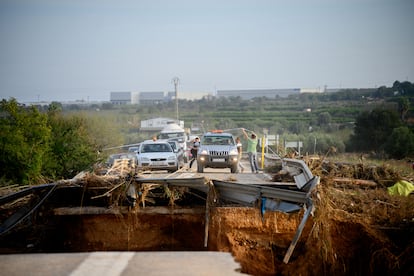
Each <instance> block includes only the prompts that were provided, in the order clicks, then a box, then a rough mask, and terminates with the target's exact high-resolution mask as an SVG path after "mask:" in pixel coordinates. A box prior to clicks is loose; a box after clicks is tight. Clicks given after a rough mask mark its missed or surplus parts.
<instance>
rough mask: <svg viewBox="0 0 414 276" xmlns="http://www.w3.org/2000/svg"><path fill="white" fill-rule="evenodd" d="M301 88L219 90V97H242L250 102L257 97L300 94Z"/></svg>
mask: <svg viewBox="0 0 414 276" xmlns="http://www.w3.org/2000/svg"><path fill="white" fill-rule="evenodd" d="M299 93H300V88H292V89H247V90H217V97H218V98H219V97H238V96H239V97H241V98H242V99H244V100H250V99H253V98H256V97H266V98H276V97H283V98H285V97H288V96H290V95H294V94H299Z"/></svg>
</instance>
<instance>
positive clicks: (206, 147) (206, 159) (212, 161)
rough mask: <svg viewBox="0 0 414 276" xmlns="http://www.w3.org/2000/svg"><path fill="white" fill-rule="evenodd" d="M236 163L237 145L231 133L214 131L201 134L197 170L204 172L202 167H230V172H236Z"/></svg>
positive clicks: (237, 159)
mask: <svg viewBox="0 0 414 276" xmlns="http://www.w3.org/2000/svg"><path fill="white" fill-rule="evenodd" d="M238 164H239V158H238V152H237V146H236V143H235V141H234V137H233V135H232V134H230V133H223V132H220V131H216V132H207V133H205V134H204V135H203V136H202V138H201V143H200V147H199V149H198V153H197V172H199V173H202V172H204V168H230V171H231V172H232V173H236V172H237V169H238Z"/></svg>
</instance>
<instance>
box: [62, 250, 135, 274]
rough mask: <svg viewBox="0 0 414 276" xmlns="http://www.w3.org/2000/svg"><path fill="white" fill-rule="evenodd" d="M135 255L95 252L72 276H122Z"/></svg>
mask: <svg viewBox="0 0 414 276" xmlns="http://www.w3.org/2000/svg"><path fill="white" fill-rule="evenodd" d="M134 254H135V253H134V252H93V253H91V254H89V256H88V257H87V258H86V259H85V260H84V261H83V262H82V263H81V264H80V265H79V266H78V267H77V268H76V269H75V270H74V271H73V272H72V273H71V274H70V275H71V276H84V275H88V276H106V275H108V276H109V275H111V276H116V275H121V273H122V271H124V269H125V268H126V267H127V265H128V262H129V260H131V258H132V257H133V256H134Z"/></svg>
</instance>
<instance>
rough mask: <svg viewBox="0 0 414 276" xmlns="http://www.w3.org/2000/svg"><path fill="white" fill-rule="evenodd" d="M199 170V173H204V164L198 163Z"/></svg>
mask: <svg viewBox="0 0 414 276" xmlns="http://www.w3.org/2000/svg"><path fill="white" fill-rule="evenodd" d="M197 172H198V173H203V172H204V167H203V165H200V164H197Z"/></svg>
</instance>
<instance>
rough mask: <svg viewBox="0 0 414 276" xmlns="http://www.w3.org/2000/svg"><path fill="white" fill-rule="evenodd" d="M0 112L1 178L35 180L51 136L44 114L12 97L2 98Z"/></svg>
mask: <svg viewBox="0 0 414 276" xmlns="http://www.w3.org/2000/svg"><path fill="white" fill-rule="evenodd" d="M0 114H1V116H0V175H1V177H2V178H3V179H7V180H11V181H13V182H15V183H21V184H34V183H37V182H38V181H40V179H41V178H42V169H43V165H44V164H43V160H44V158H45V155H46V153H47V152H48V148H49V142H50V136H51V129H50V127H49V125H48V123H47V116H46V115H45V114H41V113H40V112H39V111H38V109H37V108H36V107H34V106H31V107H25V106H23V105H20V104H18V103H17V101H16V100H15V99H11V100H10V101H6V100H2V101H1V105H0Z"/></svg>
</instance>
